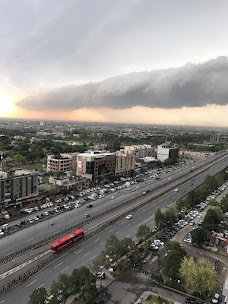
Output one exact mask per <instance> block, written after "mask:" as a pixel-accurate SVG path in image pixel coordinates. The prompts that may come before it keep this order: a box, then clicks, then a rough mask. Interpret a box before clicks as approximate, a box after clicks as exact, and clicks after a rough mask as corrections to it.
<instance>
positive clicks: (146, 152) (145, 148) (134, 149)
mask: <svg viewBox="0 0 228 304" xmlns="http://www.w3.org/2000/svg"><path fill="white" fill-rule="evenodd" d="M120 151H121V152H123V153H134V154H135V158H136V159H138V158H143V157H146V156H155V149H154V147H151V145H132V146H124V147H123V148H121V149H120Z"/></svg>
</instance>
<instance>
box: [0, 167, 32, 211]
mask: <svg viewBox="0 0 228 304" xmlns="http://www.w3.org/2000/svg"><path fill="white" fill-rule="evenodd" d="M37 195H38V174H37V173H36V172H31V171H27V170H16V171H15V170H5V171H0V206H5V207H7V206H10V205H14V204H17V203H20V202H21V201H22V200H24V199H27V198H30V197H34V196H37Z"/></svg>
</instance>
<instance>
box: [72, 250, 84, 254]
mask: <svg viewBox="0 0 228 304" xmlns="http://www.w3.org/2000/svg"><path fill="white" fill-rule="evenodd" d="M82 250H83V249H81V250H79V251H77V252H76V251H75V252H74V253H75V254H78V253H79V252H81V251H82Z"/></svg>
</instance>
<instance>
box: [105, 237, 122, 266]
mask: <svg viewBox="0 0 228 304" xmlns="http://www.w3.org/2000/svg"><path fill="white" fill-rule="evenodd" d="M105 252H106V254H107V255H108V256H109V257H110V258H111V259H113V260H117V259H118V258H119V257H121V255H122V246H121V242H120V240H119V239H118V238H117V237H116V236H115V235H111V236H110V237H109V239H108V240H107V241H106V244H105Z"/></svg>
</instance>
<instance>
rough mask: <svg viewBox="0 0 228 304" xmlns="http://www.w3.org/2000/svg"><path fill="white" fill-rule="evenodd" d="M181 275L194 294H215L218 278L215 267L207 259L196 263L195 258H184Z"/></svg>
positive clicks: (201, 259)
mask: <svg viewBox="0 0 228 304" xmlns="http://www.w3.org/2000/svg"><path fill="white" fill-rule="evenodd" d="M180 274H181V277H182V278H183V279H184V280H185V282H186V284H187V286H188V287H189V288H191V290H192V291H193V292H197V293H199V292H202V293H206V292H213V291H214V290H215V288H216V285H217V279H218V278H217V273H216V270H215V266H214V264H213V263H212V262H211V261H209V260H207V259H205V258H200V259H199V260H198V261H195V260H194V259H193V257H190V258H187V257H184V259H183V260H182V262H181V267H180Z"/></svg>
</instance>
